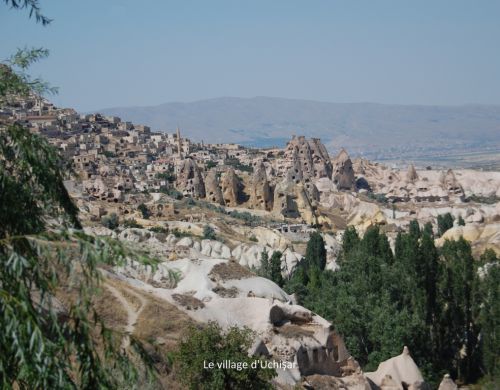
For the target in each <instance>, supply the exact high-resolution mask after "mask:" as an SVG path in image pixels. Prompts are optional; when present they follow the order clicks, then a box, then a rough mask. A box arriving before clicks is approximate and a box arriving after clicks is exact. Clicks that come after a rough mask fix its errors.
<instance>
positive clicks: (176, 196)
mask: <svg viewBox="0 0 500 390" xmlns="http://www.w3.org/2000/svg"><path fill="white" fill-rule="evenodd" d="M167 194H168V195H169V196H171V197H172V198H174V199H176V200H181V199H182V198H183V197H184V195H182V192H180V191H178V190H176V189H174V188H170V189H168V190H167Z"/></svg>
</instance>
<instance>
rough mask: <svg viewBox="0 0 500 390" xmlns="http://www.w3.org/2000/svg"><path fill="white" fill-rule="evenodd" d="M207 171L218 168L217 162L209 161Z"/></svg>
mask: <svg viewBox="0 0 500 390" xmlns="http://www.w3.org/2000/svg"><path fill="white" fill-rule="evenodd" d="M206 166H207V169H212V168H215V167H216V166H217V163H216V162H215V161H212V160H209V161H207V165H206Z"/></svg>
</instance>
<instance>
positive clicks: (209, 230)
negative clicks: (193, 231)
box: [203, 225, 217, 240]
mask: <svg viewBox="0 0 500 390" xmlns="http://www.w3.org/2000/svg"><path fill="white" fill-rule="evenodd" d="M203 238H204V239H206V240H216V239H217V235H216V234H215V230H214V228H213V227H212V226H210V225H205V226H204V227H203Z"/></svg>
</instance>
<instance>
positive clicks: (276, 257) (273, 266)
mask: <svg viewBox="0 0 500 390" xmlns="http://www.w3.org/2000/svg"><path fill="white" fill-rule="evenodd" d="M281 256H282V253H281V252H280V251H274V252H273V254H272V256H271V260H270V262H269V263H270V264H269V265H270V267H269V268H270V275H269V276H270V278H269V279H271V280H272V281H273V282H274V283H276V284H277V285H278V286H280V287H283V282H284V281H283V276H282V275H281Z"/></svg>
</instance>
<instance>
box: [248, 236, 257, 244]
mask: <svg viewBox="0 0 500 390" xmlns="http://www.w3.org/2000/svg"><path fill="white" fill-rule="evenodd" d="M249 240H250V241H253V242H259V240H257V237H255V235H251V236H250V238H249Z"/></svg>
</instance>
